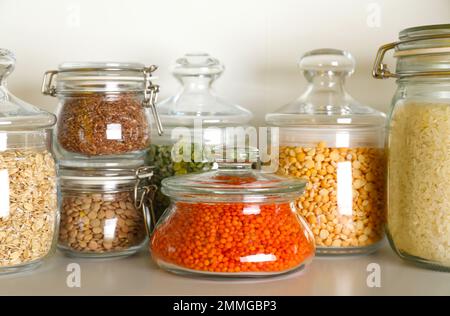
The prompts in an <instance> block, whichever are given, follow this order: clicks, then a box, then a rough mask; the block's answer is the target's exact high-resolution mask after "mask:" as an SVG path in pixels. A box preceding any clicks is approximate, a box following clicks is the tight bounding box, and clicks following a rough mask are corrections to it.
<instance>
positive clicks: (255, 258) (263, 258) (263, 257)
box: [239, 253, 277, 262]
mask: <svg viewBox="0 0 450 316" xmlns="http://www.w3.org/2000/svg"><path fill="white" fill-rule="evenodd" d="M239 260H240V261H241V262H270V261H276V260H277V257H276V256H275V255H272V254H264V253H259V254H257V255H250V256H245V257H241V258H240V259H239Z"/></svg>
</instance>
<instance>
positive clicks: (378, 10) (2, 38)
mask: <svg viewBox="0 0 450 316" xmlns="http://www.w3.org/2000/svg"><path fill="white" fill-rule="evenodd" d="M440 23H450V1H449V0H427V1H423V0H377V1H371V0H339V1H338V0H334V1H333V0H309V1H306V0H297V1H295V0H127V1H118V0H41V1H32V0H28V1H25V0H0V47H4V48H8V49H10V50H12V51H13V52H14V53H15V54H16V56H17V67H16V71H15V72H14V74H13V76H12V77H10V80H9V86H10V89H11V90H12V91H13V92H14V93H15V94H16V95H17V96H19V97H21V98H23V99H25V100H27V101H28V102H31V103H33V104H36V105H39V106H41V107H43V108H46V109H48V110H54V108H55V104H56V100H55V99H54V98H51V97H45V96H42V95H41V94H40V85H41V79H42V74H43V73H44V71H46V70H49V69H54V68H56V67H57V65H58V64H59V63H61V62H64V61H74V60H82V61H94V60H95V61H99V60H114V61H138V62H143V63H146V64H150V63H153V64H157V65H159V66H160V69H159V71H158V73H157V75H158V76H159V78H160V80H159V84H160V85H161V88H162V92H161V93H162V97H164V96H168V95H170V94H173V93H174V92H175V91H176V89H177V85H178V83H177V82H176V81H175V79H173V78H172V76H171V74H170V73H169V72H168V67H169V65H171V64H172V63H173V62H174V60H175V59H176V58H177V57H180V56H182V55H183V54H184V53H185V52H189V51H207V52H209V53H210V54H211V55H213V56H215V57H217V58H219V59H220V60H221V61H222V62H223V63H224V64H225V66H226V69H227V70H226V71H225V73H224V75H223V76H222V77H221V78H220V79H219V80H218V81H217V84H216V85H215V88H216V91H217V92H218V93H219V94H221V95H223V96H226V97H227V98H228V99H229V100H232V101H234V102H236V103H239V104H241V105H243V106H245V107H247V108H248V109H250V110H252V111H253V112H254V114H255V120H254V123H255V124H260V123H262V122H263V118H264V114H265V113H266V112H269V111H272V110H275V109H276V108H278V107H280V106H281V105H283V104H285V103H287V102H289V101H290V100H292V99H294V98H296V97H297V96H298V95H299V94H300V93H301V91H302V89H303V88H304V85H305V81H304V79H303V78H302V77H301V74H300V72H299V71H298V69H297V66H296V63H297V61H298V60H299V58H300V56H301V55H302V54H303V53H304V52H306V51H308V50H311V49H315V48H320V47H333V48H340V49H345V50H348V51H349V52H351V53H352V54H353V55H354V56H355V58H356V61H357V69H356V73H355V74H354V75H353V76H352V77H351V78H350V79H349V80H348V90H349V91H350V93H351V94H353V95H354V96H355V97H356V98H357V99H359V100H360V101H362V102H365V103H367V104H369V105H372V106H374V107H376V108H378V109H380V110H383V111H386V110H388V107H389V103H390V99H391V96H392V95H393V92H394V89H395V82H394V80H384V81H381V80H375V79H373V78H372V77H371V74H370V73H371V68H372V63H373V60H374V56H375V53H376V51H377V49H378V47H379V46H380V45H382V44H384V43H387V42H391V41H395V40H396V39H397V36H398V32H399V31H401V30H402V29H404V28H406V27H411V26H418V25H424V24H440ZM388 61H389V62H390V63H391V64H392V61H393V59H392V58H389V59H388Z"/></svg>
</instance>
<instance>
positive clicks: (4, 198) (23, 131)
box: [0, 49, 59, 274]
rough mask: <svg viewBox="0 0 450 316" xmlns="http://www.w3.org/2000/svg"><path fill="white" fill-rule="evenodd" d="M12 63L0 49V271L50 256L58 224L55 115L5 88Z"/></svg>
mask: <svg viewBox="0 0 450 316" xmlns="http://www.w3.org/2000/svg"><path fill="white" fill-rule="evenodd" d="M14 66H15V57H14V56H13V54H12V53H11V52H9V51H7V50H5V49H0V274H1V273H9V272H19V271H24V270H29V269H31V268H34V267H36V266H37V265H38V264H39V263H41V262H42V260H43V259H45V258H47V257H48V256H50V255H51V254H52V253H53V252H54V249H55V245H56V238H55V236H56V232H57V227H58V222H59V217H58V199H57V190H56V168H55V161H54V159H53V157H52V154H51V148H50V145H51V128H52V126H53V125H54V124H55V121H56V118H55V116H54V115H53V114H50V113H47V112H44V111H42V110H40V109H38V108H36V107H34V106H32V105H30V104H28V103H25V102H24V101H22V100H19V99H18V98H16V97H15V96H13V95H12V94H11V93H10V92H9V91H8V90H7V88H6V78H7V76H8V75H9V74H10V73H11V72H12V71H13V70H14Z"/></svg>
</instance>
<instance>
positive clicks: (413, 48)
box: [373, 24, 450, 271]
mask: <svg viewBox="0 0 450 316" xmlns="http://www.w3.org/2000/svg"><path fill="white" fill-rule="evenodd" d="M399 37H400V41H398V42H395V43H390V44H386V45H383V46H382V47H381V48H380V50H379V51H378V55H377V58H376V61H375V65H374V70H373V75H374V77H376V78H388V77H395V78H398V80H397V92H396V94H395V95H394V98H393V103H392V110H391V115H390V128H389V134H388V213H387V233H388V237H389V240H390V243H391V245H392V247H393V249H394V250H395V251H396V252H397V254H398V255H399V256H400V257H401V258H403V259H405V260H408V261H411V262H413V263H416V264H419V265H421V266H424V267H426V268H431V269H436V270H446V271H450V24H447V25H432V26H422V27H413V28H409V29H406V30H403V31H402V32H400V36H399ZM390 49H395V55H394V56H395V57H396V58H397V68H396V72H395V73H391V72H390V71H389V70H388V69H387V67H386V65H385V64H383V63H382V61H383V57H384V54H385V53H386V52H387V51H388V50H390Z"/></svg>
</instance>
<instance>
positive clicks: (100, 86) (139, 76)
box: [42, 62, 163, 135]
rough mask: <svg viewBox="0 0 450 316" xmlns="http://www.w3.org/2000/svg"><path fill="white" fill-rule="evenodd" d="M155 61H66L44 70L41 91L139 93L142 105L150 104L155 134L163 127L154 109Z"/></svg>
mask: <svg viewBox="0 0 450 316" xmlns="http://www.w3.org/2000/svg"><path fill="white" fill-rule="evenodd" d="M156 69H157V67H156V66H155V65H151V66H149V67H146V66H144V65H143V64H140V63H128V62H67V63H63V64H61V65H59V68H58V70H49V71H47V72H45V75H44V79H43V81H42V93H43V94H44V95H50V96H57V95H74V94H75V95H77V94H87V95H89V94H92V93H108V94H115V93H142V95H143V99H142V106H143V107H145V108H150V109H151V111H152V114H153V118H154V121H155V122H156V127H157V130H158V134H159V135H161V134H162V133H163V127H162V124H161V120H160V118H159V115H158V112H157V111H156V101H157V98H158V93H159V86H158V85H156V84H154V83H153V82H152V79H155V78H154V77H152V74H153V72H154V71H155V70H156Z"/></svg>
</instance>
